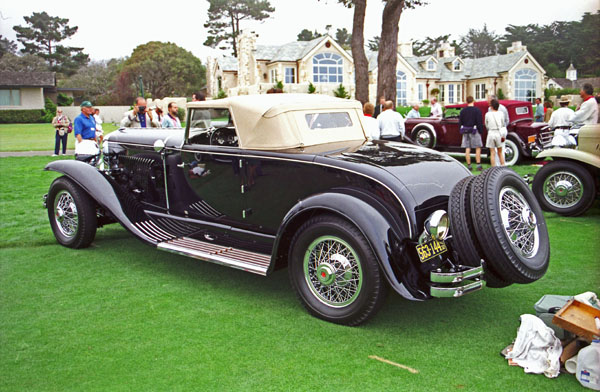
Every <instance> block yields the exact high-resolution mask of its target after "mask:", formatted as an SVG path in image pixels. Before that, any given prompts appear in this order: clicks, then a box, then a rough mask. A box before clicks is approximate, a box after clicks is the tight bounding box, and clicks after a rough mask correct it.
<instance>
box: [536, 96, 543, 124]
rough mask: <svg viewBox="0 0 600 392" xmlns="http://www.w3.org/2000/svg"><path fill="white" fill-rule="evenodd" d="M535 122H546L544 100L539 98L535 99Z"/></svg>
mask: <svg viewBox="0 0 600 392" xmlns="http://www.w3.org/2000/svg"><path fill="white" fill-rule="evenodd" d="M534 117H535V122H544V106H543V105H542V100H541V99H539V98H536V99H535V116H534Z"/></svg>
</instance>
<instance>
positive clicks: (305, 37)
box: [296, 29, 323, 41]
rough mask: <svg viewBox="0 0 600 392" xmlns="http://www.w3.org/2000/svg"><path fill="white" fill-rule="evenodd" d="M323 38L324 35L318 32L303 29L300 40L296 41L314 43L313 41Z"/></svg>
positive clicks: (299, 35)
mask: <svg viewBox="0 0 600 392" xmlns="http://www.w3.org/2000/svg"><path fill="white" fill-rule="evenodd" d="M322 36H323V34H321V33H319V32H318V31H317V30H315V31H314V32H313V31H310V30H308V29H302V31H301V32H300V33H298V39H296V41H312V40H313V39H315V38H319V37H322Z"/></svg>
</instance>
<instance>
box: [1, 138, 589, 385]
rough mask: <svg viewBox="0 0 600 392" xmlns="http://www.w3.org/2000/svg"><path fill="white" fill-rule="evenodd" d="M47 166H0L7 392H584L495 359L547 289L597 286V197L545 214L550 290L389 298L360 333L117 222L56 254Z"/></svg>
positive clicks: (258, 281) (545, 281) (271, 280)
mask: <svg viewBox="0 0 600 392" xmlns="http://www.w3.org/2000/svg"><path fill="white" fill-rule="evenodd" d="M46 149H47V148H46ZM50 161H51V158H49V157H30V158H25V157H23V158H21V157H20V158H0V374H1V377H0V390H2V391H27V390H33V391H146V390H169V391H170V390H202V391H203V390H206V391H213V390H216V391H221V390H223V391H229V390H258V391H263V390H293V391H295V390H302V391H308V390H318V391H321V390H337V391H363V390H364V391H367V390H368V391H390V390H407V391H454V390H456V391H495V390H498V391H504V390H519V391H540V390H544V391H560V392H563V391H567V390H579V389H580V387H579V384H578V382H577V381H576V379H575V378H574V377H573V376H570V375H561V376H560V377H558V378H557V379H552V380H551V379H547V378H546V377H544V376H542V375H528V374H525V373H524V372H523V369H521V368H518V367H509V366H508V365H507V364H506V361H505V360H504V359H503V358H501V357H500V355H499V352H500V350H501V349H503V348H504V347H505V346H506V345H507V344H508V343H510V342H511V341H512V340H513V339H514V338H515V336H516V330H517V328H518V326H519V315H520V314H523V313H533V304H534V303H535V302H536V301H537V300H538V299H539V298H540V297H541V296H542V295H544V294H548V293H552V294H577V293H580V292H583V291H588V290H593V291H596V292H600V276H599V274H600V268H599V265H598V264H599V261H598V254H599V253H600V244H599V242H598V238H599V237H600V206H599V204H598V203H596V204H595V206H594V208H592V210H590V211H589V212H588V213H587V214H586V215H585V216H584V217H578V218H564V217H561V216H558V215H555V214H547V215H546V219H547V223H548V227H549V232H550V239H551V254H552V258H551V264H550V268H549V271H548V273H547V274H546V276H545V277H544V278H542V279H541V280H540V281H538V282H536V283H534V284H530V285H513V286H510V287H508V288H504V289H486V290H482V291H480V292H477V293H473V294H471V295H467V296H465V297H464V298H458V299H444V300H442V299H440V300H432V301H427V302H421V303H419V302H410V301H406V300H403V299H402V298H401V297H400V296H398V295H396V294H393V293H391V294H390V296H389V297H388V300H387V302H386V304H385V305H384V307H383V308H382V310H381V311H380V312H379V313H378V315H377V316H376V317H375V318H374V319H373V320H372V321H371V322H369V323H368V324H366V325H364V326H361V327H357V328H350V327H343V326H339V325H334V324H330V323H327V322H324V321H320V320H318V319H316V318H314V317H311V316H309V315H308V314H307V313H306V312H305V311H304V309H303V308H302V307H301V306H300V304H299V303H298V301H297V300H296V298H295V295H294V294H293V292H292V290H291V287H290V284H289V283H288V278H287V271H285V270H284V271H279V272H277V273H275V274H274V275H272V276H270V277H268V278H264V277H259V276H256V275H252V274H248V273H244V272H242V271H237V270H233V269H229V268H226V267H221V266H217V265H213V264H209V263H204V262H201V261H196V260H192V259H189V258H186V257H183V256H177V255H173V254H169V253H164V252H160V251H157V250H155V249H153V248H151V247H149V246H147V245H144V244H142V243H141V242H140V241H138V240H136V239H135V238H134V237H133V236H132V235H131V234H129V233H128V232H126V231H125V230H124V229H122V228H121V227H120V226H118V225H110V226H107V227H104V228H102V229H99V231H98V234H97V236H96V240H95V241H94V243H93V244H92V246H91V247H90V248H88V249H84V250H71V249H67V248H65V247H62V246H59V245H58V244H57V243H56V241H55V240H54V237H53V235H52V233H51V231H50V226H49V224H48V218H47V214H46V210H44V209H43V208H42V200H41V197H42V195H43V194H44V193H45V192H47V189H48V186H49V184H50V182H51V181H52V179H53V178H55V177H56V176H57V174H56V173H49V172H43V171H42V168H43V166H44V165H45V164H46V163H48V162H50ZM518 170H519V172H520V173H521V172H530V171H531V172H533V171H535V168H534V167H531V166H523V167H520V168H518ZM370 355H377V356H379V357H382V358H386V359H388V360H391V361H394V362H397V363H400V364H403V365H406V366H410V367H412V368H414V369H417V370H418V371H419V373H418V374H412V373H409V372H408V371H406V370H402V369H398V368H396V367H394V366H391V365H388V364H385V363H381V362H378V361H375V360H373V359H369V356H370Z"/></svg>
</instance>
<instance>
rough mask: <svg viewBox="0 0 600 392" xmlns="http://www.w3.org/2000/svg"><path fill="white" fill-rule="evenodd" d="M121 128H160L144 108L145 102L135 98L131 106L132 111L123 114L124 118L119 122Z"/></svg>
mask: <svg viewBox="0 0 600 392" xmlns="http://www.w3.org/2000/svg"><path fill="white" fill-rule="evenodd" d="M121 126H122V127H126V128H160V124H159V123H158V121H157V120H156V118H153V116H152V112H151V111H150V110H148V107H147V106H146V100H145V99H144V98H142V97H137V98H136V99H135V103H134V105H133V110H130V111H128V112H125V117H123V119H122V120H121Z"/></svg>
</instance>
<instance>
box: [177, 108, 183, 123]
mask: <svg viewBox="0 0 600 392" xmlns="http://www.w3.org/2000/svg"><path fill="white" fill-rule="evenodd" d="M177 117H179V121H181V122H183V120H185V109H184V108H179V109H177Z"/></svg>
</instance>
